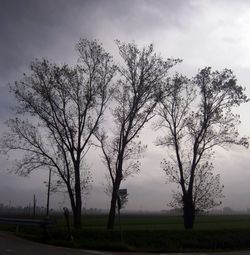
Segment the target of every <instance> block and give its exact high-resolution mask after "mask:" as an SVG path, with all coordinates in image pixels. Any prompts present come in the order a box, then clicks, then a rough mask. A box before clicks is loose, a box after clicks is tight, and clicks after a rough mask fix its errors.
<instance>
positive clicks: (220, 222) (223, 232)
mask: <svg viewBox="0 0 250 255" xmlns="http://www.w3.org/2000/svg"><path fill="white" fill-rule="evenodd" d="M105 219H106V218H105V216H86V217H85V218H84V224H83V225H84V226H83V229H82V230H78V231H72V235H73V237H74V240H73V241H68V240H67V237H68V233H67V231H66V228H65V225H64V223H63V220H62V219H61V220H60V219H58V224H57V228H53V229H51V230H50V231H49V238H48V239H47V240H46V243H49V244H52V245H60V246H66V247H73V248H83V249H95V250H116V251H141V252H142V251H144V252H145V251H147V252H153V251H154V252H184V251H191V250H192V251H215V250H217V251H218V250H242V249H249V248H250V217H249V216H228V217H227V216H216V217H211V216H204V217H199V218H198V219H197V222H196V225H195V228H194V229H193V230H189V231H186V230H184V229H183V226H182V222H181V218H180V217H166V216H165V217H162V216H160V217H159V216H127V217H124V218H123V222H122V224H123V231H122V239H121V235H120V231H119V228H118V227H117V228H116V229H115V230H114V231H113V232H112V231H106V230H105V223H106V221H105ZM20 234H21V235H22V236H23V237H26V238H29V239H32V240H35V241H44V239H43V232H42V230H41V229H40V230H38V229H35V228H34V229H33V228H29V227H22V228H20Z"/></svg>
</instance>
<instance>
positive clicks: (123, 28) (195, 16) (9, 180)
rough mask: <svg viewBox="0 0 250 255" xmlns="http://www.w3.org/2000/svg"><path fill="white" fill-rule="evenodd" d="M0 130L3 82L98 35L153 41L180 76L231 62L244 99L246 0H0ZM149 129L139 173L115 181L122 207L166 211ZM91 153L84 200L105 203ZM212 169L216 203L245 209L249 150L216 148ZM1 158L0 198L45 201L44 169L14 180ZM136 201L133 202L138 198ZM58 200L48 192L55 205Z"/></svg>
mask: <svg viewBox="0 0 250 255" xmlns="http://www.w3.org/2000/svg"><path fill="white" fill-rule="evenodd" d="M0 4H1V6H0V91H1V93H0V128H1V131H0V135H2V133H3V132H4V131H6V126H5V125H4V121H5V120H6V119H8V118H9V117H11V116H13V111H12V110H11V107H12V106H13V105H14V100H13V98H12V96H11V95H10V94H9V92H8V87H7V84H8V83H11V82H14V81H15V80H17V79H19V78H20V77H21V75H22V73H23V72H26V71H28V70H29V64H30V62H31V61H32V60H34V59H35V58H42V57H46V58H48V59H50V60H52V61H54V62H57V63H65V62H66V63H69V64H74V63H75V62H76V54H75V51H74V45H75V44H76V43H77V41H78V40H79V38H81V37H82V38H88V39H93V38H97V39H99V40H100V41H101V42H102V43H103V45H104V47H105V48H106V49H107V50H108V51H110V52H111V53H112V54H114V55H117V49H116V46H115V43H114V40H115V39H119V40H121V41H126V42H129V41H133V40H134V41H135V42H136V43H137V44H138V45H145V44H149V43H153V44H154V46H155V50H156V51H157V52H158V53H160V54H161V56H162V57H163V58H168V57H175V58H181V59H183V62H182V63H181V64H180V65H179V66H178V67H177V68H176V69H177V71H180V72H183V73H184V74H186V75H188V76H192V75H194V74H195V73H196V72H197V70H198V69H199V68H202V67H204V66H211V67H213V68H214V69H218V70H221V69H223V68H231V69H232V70H233V71H234V73H235V74H236V76H237V78H238V82H239V83H240V84H241V85H243V86H244V87H246V93H247V95H248V96H249V97H250V1H248V0H245V1H244V0H237V1H233V0H210V1H209V0H137V1H136V0H126V1H123V0H113V1H112V0H92V1H91V0H89V1H87V0H86V1H84V0H71V1H67V0H36V1H34V0H22V1H19V0H1V1H0ZM249 109H250V104H249V103H248V104H245V105H244V106H241V107H240V108H239V109H238V112H239V113H240V114H241V120H242V124H241V126H240V131H241V134H242V135H246V136H250V120H249ZM155 138H156V134H155V132H152V131H151V130H150V125H148V126H147V127H146V128H145V129H144V131H143V133H142V139H143V140H144V141H145V143H147V144H148V150H147V152H146V153H145V154H144V158H143V159H142V170H141V173H140V175H138V176H135V177H133V178H131V179H128V181H127V182H126V183H125V184H124V185H123V187H126V188H128V193H129V203H128V206H127V207H128V208H129V209H144V210H159V209H166V208H167V203H168V202H169V199H170V194H171V189H173V188H174V187H173V186H171V185H167V184H166V178H165V176H164V173H163V172H162V170H161V169H160V161H161V160H162V159H163V157H164V154H165V153H164V150H163V149H162V148H157V147H155V146H154V144H153V141H154V140H155ZM98 153H99V152H98V151H94V152H91V154H90V155H89V164H90V165H91V167H92V172H93V177H94V182H93V188H92V190H91V193H90V195H89V197H88V198H87V200H86V201H85V202H84V204H85V205H86V206H87V207H100V208H108V206H109V198H108V197H107V196H106V195H105V194H104V192H103V189H104V186H103V183H104V181H103V176H104V173H105V170H104V167H103V166H102V165H101V163H97V160H96V158H98V155H99V154H98ZM215 160H216V161H215V165H216V172H218V173H220V174H221V179H222V183H223V184H224V185H225V189H224V194H225V199H224V200H223V205H222V207H223V206H231V207H233V208H240V209H247V208H250V200H249V197H250V187H249V180H250V154H249V150H246V149H242V148H237V147H235V148H231V149H229V150H227V151H223V150H219V151H218V152H217V153H216V159H215ZM9 164H10V162H8V161H7V160H6V159H5V157H4V156H0V203H1V202H3V203H9V201H11V203H12V204H28V203H29V202H31V200H32V197H33V194H34V193H36V194H37V196H38V204H39V205H41V206H43V205H45V197H46V193H45V186H44V184H43V182H44V181H45V180H46V177H47V173H46V172H40V173H33V174H32V175H31V176H30V177H29V178H22V177H18V176H15V175H13V174H10V173H8V172H7V168H8V166H9ZM138 201H139V202H138ZM63 202H64V201H63V200H62V199H59V198H58V197H57V196H53V203H54V206H55V207H58V206H62V204H63Z"/></svg>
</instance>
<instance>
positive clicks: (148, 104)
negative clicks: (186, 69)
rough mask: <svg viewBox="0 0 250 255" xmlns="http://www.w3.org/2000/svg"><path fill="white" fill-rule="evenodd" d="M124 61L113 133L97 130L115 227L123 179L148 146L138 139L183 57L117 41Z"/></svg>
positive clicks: (111, 223) (136, 167)
mask: <svg viewBox="0 0 250 255" xmlns="http://www.w3.org/2000/svg"><path fill="white" fill-rule="evenodd" d="M117 45H118V48H119V53H120V56H121V57H122V59H123V61H124V65H123V66H122V67H120V68H118V72H119V74H120V79H119V81H118V84H117V89H116V91H115V93H114V101H115V102H114V108H113V110H112V115H113V119H114V123H115V127H114V128H112V130H113V135H111V136H110V135H109V137H108V135H107V133H105V132H102V133H98V134H97V138H98V139H99V141H100V144H101V148H102V151H103V155H104V161H105V163H106V166H107V169H108V171H109V176H110V179H111V184H112V198H111V205H110V211H109V218H108V223H107V228H108V229H113V227H114V221H115V209H116V203H117V194H118V190H119V187H120V184H121V182H122V181H123V180H124V179H125V178H126V177H127V176H129V175H131V174H132V173H135V172H138V171H139V168H140V162H139V161H138V160H137V159H138V157H139V156H140V154H141V153H142V151H143V150H144V148H145V146H143V145H142V144H141V142H140V141H138V138H139V133H140V131H141V129H142V128H143V126H144V124H145V123H146V122H147V121H149V120H150V119H151V118H152V117H153V116H154V113H153V110H154V108H155V106H156V104H157V102H158V100H159V98H160V97H161V93H160V92H161V89H160V88H161V86H162V84H163V81H164V79H165V78H166V77H167V75H168V70H169V69H170V68H171V67H172V66H174V65H175V64H176V63H177V62H179V60H175V59H168V60H166V61H164V60H162V59H161V58H160V57H158V56H157V55H156V54H155V53H154V50H153V46H152V45H149V46H148V47H144V48H143V49H142V50H140V49H138V47H137V46H136V45H135V44H134V43H128V44H124V43H120V42H119V41H118V42H117Z"/></svg>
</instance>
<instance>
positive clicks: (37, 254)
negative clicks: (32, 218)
mask: <svg viewBox="0 0 250 255" xmlns="http://www.w3.org/2000/svg"><path fill="white" fill-rule="evenodd" d="M7 254H8V255H142V254H145V253H126V252H125V253H123V252H100V251H87V250H76V249H69V248H62V247H55V246H50V245H44V244H40V243H34V242H31V241H28V240H25V239H22V238H19V237H16V236H14V235H12V234H9V233H4V232H0V255H7ZM178 254H179V255H180V254H185V255H188V254H189V255H206V254H210V255H250V251H237V252H218V253H204V252H203V253H158V254H157V255H178ZM150 255H153V253H151V254H150Z"/></svg>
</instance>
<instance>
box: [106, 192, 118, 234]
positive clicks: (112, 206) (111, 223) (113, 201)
mask: <svg viewBox="0 0 250 255" xmlns="http://www.w3.org/2000/svg"><path fill="white" fill-rule="evenodd" d="M116 201H117V189H116V187H113V191H112V198H111V204H110V209H109V216H108V223H107V229H108V230H113V229H114V225H115V209H116Z"/></svg>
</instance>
